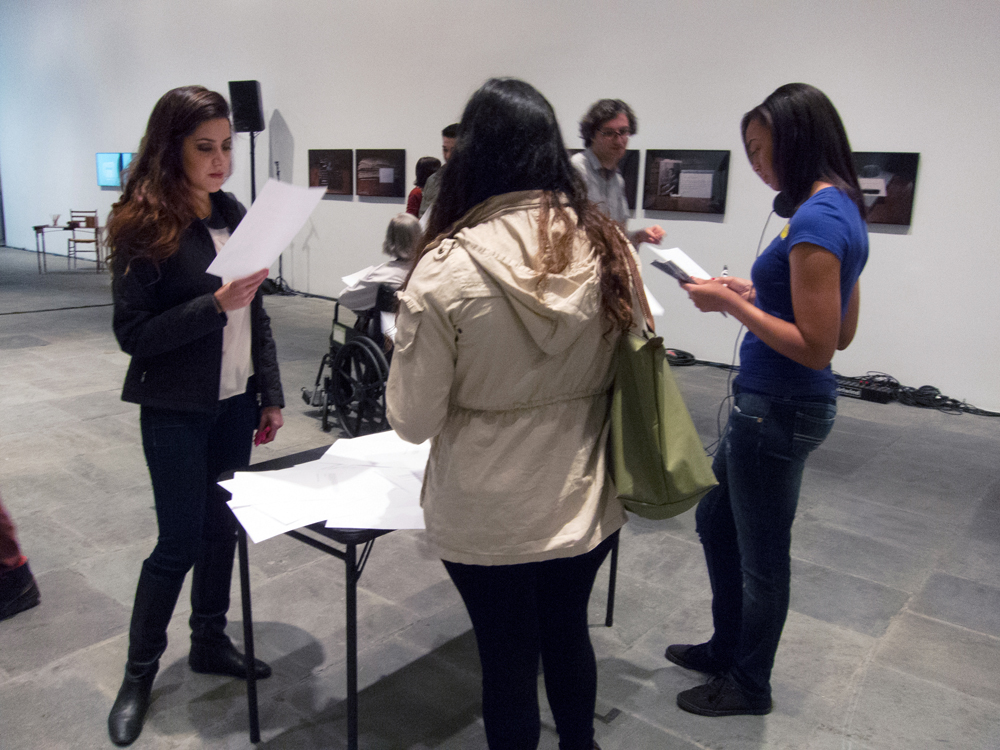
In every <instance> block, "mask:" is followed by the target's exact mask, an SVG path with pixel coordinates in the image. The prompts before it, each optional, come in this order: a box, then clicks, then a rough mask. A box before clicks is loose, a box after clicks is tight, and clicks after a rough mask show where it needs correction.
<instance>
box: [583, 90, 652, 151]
mask: <svg viewBox="0 0 1000 750" xmlns="http://www.w3.org/2000/svg"><path fill="white" fill-rule="evenodd" d="M620 114H624V115H625V116H626V117H627V118H628V130H629V133H630V134H631V135H635V134H636V133H637V132H639V121H638V120H637V119H636V117H635V112H633V111H632V108H631V107H630V106H628V105H627V104H626V103H625V102H623V101H622V100H621V99H598V100H597V101H596V102H594V103H593V104H591V105H590V109H588V110H587V114H585V115H584V116H583V119H582V120H580V137H581V138H583V145H584V147H585V148H590V144H591V143H593V142H594V135H595V134H596V133H597V131H598V130H599V129H600V127H601V125H603V124H604V123H606V122H607V121H608V120H613V119H615V118H616V117H617V116H618V115H620Z"/></svg>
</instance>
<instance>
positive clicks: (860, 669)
mask: <svg viewBox="0 0 1000 750" xmlns="http://www.w3.org/2000/svg"><path fill="white" fill-rule="evenodd" d="M891 625H892V620H891V619H890V622H889V625H888V626H886V632H888V631H889V628H890V627H891ZM834 627H838V628H839V626H834ZM884 635H885V634H883V636H882V637H884ZM880 641H881V638H880V637H872V642H871V643H870V644H869V646H868V648H867V649H866V650H865V655H864V656H863V657H862V659H861V663H860V664H858V666H857V668H856V669H855V670H854V671H853V672H852V673H851V677H850V680H849V682H848V688H847V690H848V695H849V696H850V697H849V700H848V704H847V710H846V712H845V715H844V718H843V721H842V722H841V729H840V732H841V735H842V736H843V737H845V738H847V737H850V736H851V730H852V728H853V726H854V717H855V715H856V714H857V710H858V705H859V702H860V700H861V693H862V689H863V688H864V685H865V681H866V680H867V678H868V672H869V670H870V668H871V665H872V663H873V662H874V661H875V654H876V653H877V651H878V649H879V645H880Z"/></svg>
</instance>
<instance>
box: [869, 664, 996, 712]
mask: <svg viewBox="0 0 1000 750" xmlns="http://www.w3.org/2000/svg"><path fill="white" fill-rule="evenodd" d="M874 663H875V666H877V667H880V668H882V669H887V670H889V671H890V672H895V673H896V674H900V675H904V676H906V677H909V678H911V679H914V680H918V681H919V682H922V683H924V684H926V685H933V686H934V687H936V688H938V689H943V690H947V691H948V692H950V693H954V694H955V695H960V696H962V697H963V698H966V699H972V700H975V701H981V702H983V703H986V704H989V705H991V706H996V707H997V708H998V709H1000V700H995V701H994V700H990V699H989V698H983V697H982V696H979V695H972V694H970V693H967V692H965V691H964V690H960V689H959V688H956V687H954V686H952V685H948V684H945V683H943V682H938V681H937V680H932V679H930V678H928V677H925V676H923V675H919V674H914V673H913V672H907V671H906V670H905V669H900V668H899V667H896V666H893V665H892V664H887V663H884V662H881V661H878V660H876V661H875V662H874Z"/></svg>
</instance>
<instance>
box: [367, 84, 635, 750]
mask: <svg viewBox="0 0 1000 750" xmlns="http://www.w3.org/2000/svg"><path fill="white" fill-rule="evenodd" d="M442 172H443V177H442V180H441V192H440V195H439V196H438V199H437V201H436V202H435V203H434V208H433V209H432V210H431V215H430V224H429V228H428V231H427V236H428V237H433V238H435V239H433V240H432V241H431V242H430V243H429V244H428V245H427V246H426V247H424V248H423V250H422V252H421V254H420V255H419V258H418V260H417V263H416V266H415V267H414V270H413V273H412V275H411V276H410V279H409V281H408V282H407V284H406V286H405V287H404V289H403V291H401V292H400V293H399V298H400V306H399V314H398V317H397V329H396V339H395V344H396V349H395V355H394V359H393V364H392V368H390V370H389V381H388V386H387V392H386V401H387V406H388V409H387V415H388V419H389V423H390V424H391V425H392V427H393V429H395V430H396V432H397V433H398V434H399V435H400V437H402V438H403V439H404V440H408V441H410V442H414V443H420V442H423V441H424V440H427V439H430V440H431V441H432V443H431V453H430V459H429V461H428V464H427V470H426V474H425V476H424V485H423V491H422V493H421V504H422V506H423V510H424V520H425V522H426V524H427V536H428V539H429V540H430V543H431V544H432V546H433V548H434V549H435V551H436V553H437V554H438V555H439V556H440V557H441V558H442V560H443V561H444V565H445V568H446V570H447V571H448V574H449V575H450V576H451V578H452V580H453V581H454V582H455V585H456V587H457V588H458V590H459V593H460V594H461V596H462V599H463V600H464V602H465V605H466V607H467V609H468V611H469V616H470V618H471V619H472V626H473V628H474V630H475V634H476V643H477V644H478V647H479V658H480V663H481V664H482V675H483V722H484V724H485V727H486V738H487V741H488V743H489V747H490V749H491V750H531V748H535V747H537V746H538V742H539V737H540V719H539V707H538V692H537V681H538V664H539V659H541V663H542V668H543V671H544V673H545V687H546V693H547V695H548V700H549V705H550V706H551V708H552V713H553V715H554V717H555V723H556V730H557V731H558V733H559V747H560V748H562V750H592V749H593V748H595V747H597V745H596V743H595V742H594V706H595V700H596V695H597V668H596V661H595V657H594V650H593V647H592V645H591V642H590V633H589V631H588V626H587V602H588V600H589V598H590V592H591V588H592V587H593V584H594V578H595V576H596V574H597V569H598V568H599V567H600V565H601V562H602V561H603V560H604V558H605V556H606V555H607V553H608V551H609V550H610V549H611V547H612V545H613V543H614V535H615V534H617V533H618V530H619V529H620V528H621V526H622V524H623V523H624V522H625V512H624V509H623V507H622V504H621V502H620V501H619V500H618V496H617V493H616V492H615V488H614V483H613V482H612V481H611V479H610V478H609V476H608V469H607V465H606V458H605V449H606V445H607V436H608V423H609V410H610V403H609V399H610V395H609V388H610V385H611V382H612V380H613V378H614V367H613V362H614V352H615V349H616V346H617V343H618V340H619V337H620V336H621V334H622V332H623V331H626V330H628V329H630V328H631V327H632V325H633V294H632V289H631V286H630V281H629V275H628V266H627V256H626V253H628V252H631V249H630V248H629V246H628V242H627V241H626V239H625V237H624V236H623V235H622V233H621V232H620V231H619V229H618V227H617V225H616V224H615V223H614V222H612V221H610V220H609V219H608V218H607V217H605V216H604V215H603V214H602V213H601V212H600V211H598V210H597V209H596V208H595V207H594V205H593V204H592V203H591V202H590V201H588V200H587V193H586V188H585V187H584V185H583V182H582V181H581V180H580V178H579V176H578V175H577V174H576V171H575V170H574V169H573V167H572V166H570V163H569V158H568V156H567V154H566V148H565V145H564V144H563V140H562V136H561V134H560V129H559V123H558V122H557V121H556V117H555V113H554V112H553V110H552V107H551V105H550V104H549V103H548V101H546V100H545V98H544V97H543V96H542V95H541V94H540V93H538V91H536V90H535V89H534V88H532V87H531V86H530V85H528V84H527V83H525V82H524V81H519V80H513V79H492V80H489V81H487V82H486V83H485V84H484V85H483V86H482V87H481V88H480V89H479V90H478V91H477V92H476V93H475V94H473V95H472V98H471V99H470V100H469V102H468V104H467V105H466V108H465V113H464V114H463V116H462V121H461V126H460V127H459V129H458V140H457V142H456V144H455V150H454V152H453V153H452V156H451V161H449V163H448V166H447V167H446V168H445V169H443V170H442Z"/></svg>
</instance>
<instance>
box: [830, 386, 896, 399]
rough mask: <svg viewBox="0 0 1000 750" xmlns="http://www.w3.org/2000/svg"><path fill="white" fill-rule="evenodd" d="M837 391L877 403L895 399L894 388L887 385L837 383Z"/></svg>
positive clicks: (849, 396) (850, 396)
mask: <svg viewBox="0 0 1000 750" xmlns="http://www.w3.org/2000/svg"><path fill="white" fill-rule="evenodd" d="M837 393H839V394H840V395H841V396H847V397H848V398H859V399H861V400H862V401H873V402H875V403H876V404H888V403H889V402H890V401H892V400H893V393H892V389H891V388H890V387H889V386H887V385H855V384H850V383H837Z"/></svg>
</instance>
